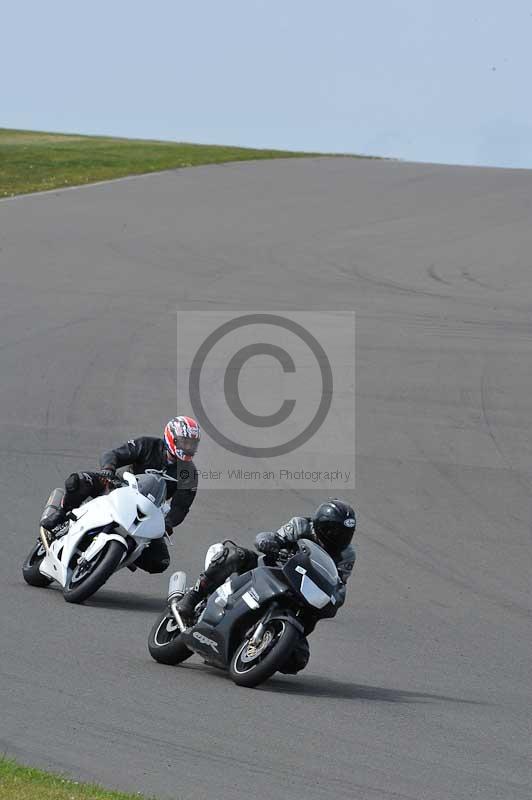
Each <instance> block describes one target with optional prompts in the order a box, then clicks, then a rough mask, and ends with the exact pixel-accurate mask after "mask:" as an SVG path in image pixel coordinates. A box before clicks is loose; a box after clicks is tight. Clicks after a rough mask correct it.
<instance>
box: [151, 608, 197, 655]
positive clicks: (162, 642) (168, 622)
mask: <svg viewBox="0 0 532 800" xmlns="http://www.w3.org/2000/svg"><path fill="white" fill-rule="evenodd" d="M148 650H149V651H150V655H151V657H152V658H153V659H155V661H158V662H159V664H170V665H171V666H174V665H175V664H181V662H182V661H186V660H187V658H190V656H191V655H192V650H189V649H188V647H186V646H185V644H184V643H183V641H182V640H181V636H180V631H179V627H178V625H177V622H176V621H175V619H174V617H173V615H172V614H171V612H170V611H169V610H168V609H166V610H165V611H164V612H163V613H162V614H161V615H160V617H158V618H157V621H156V622H155V625H154V626H153V628H152V629H151V631H150V635H149V637H148Z"/></svg>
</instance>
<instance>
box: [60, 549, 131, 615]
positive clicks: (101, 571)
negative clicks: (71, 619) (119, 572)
mask: <svg viewBox="0 0 532 800" xmlns="http://www.w3.org/2000/svg"><path fill="white" fill-rule="evenodd" d="M124 552H125V548H124V545H123V544H121V543H120V542H117V541H115V540H113V541H111V542H109V543H108V544H106V545H105V547H103V548H102V549H101V550H100V552H99V553H98V554H97V555H96V556H95V557H94V558H93V559H91V560H90V561H83V560H81V563H79V564H77V565H76V566H75V567H74V569H73V571H72V575H71V576H70V580H69V582H68V583H67V584H66V586H65V588H64V590H63V597H64V598H65V600H66V601H67V603H83V601H84V600H87V599H88V598H89V597H90V596H91V595H93V594H94V593H95V592H97V591H98V589H100V587H102V586H103V585H104V583H105V582H106V581H107V580H108V579H109V578H110V577H111V575H112V574H113V572H114V571H115V569H116V568H117V566H118V565H119V564H120V562H121V560H122V556H123V555H124Z"/></svg>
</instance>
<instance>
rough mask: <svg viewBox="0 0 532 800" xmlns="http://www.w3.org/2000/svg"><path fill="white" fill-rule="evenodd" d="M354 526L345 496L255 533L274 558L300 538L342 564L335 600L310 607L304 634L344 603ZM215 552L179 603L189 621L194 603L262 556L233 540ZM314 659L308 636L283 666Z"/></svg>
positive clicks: (290, 669)
mask: <svg viewBox="0 0 532 800" xmlns="http://www.w3.org/2000/svg"><path fill="white" fill-rule="evenodd" d="M355 528H356V517H355V512H354V510H353V508H352V507H351V506H350V505H349V504H348V503H345V502H344V501H343V500H339V499H337V498H331V499H330V500H327V502H325V503H322V504H321V505H320V506H318V508H317V509H316V511H315V512H314V514H313V515H312V517H292V519H290V520H289V521H288V522H285V523H284V525H281V527H280V528H279V529H278V530H277V531H275V532H273V531H271V532H270V531H267V532H264V533H259V534H257V536H256V537H255V547H256V548H257V550H259V552H261V553H264V554H265V555H267V556H269V557H271V558H272V559H275V557H276V556H277V555H278V554H279V552H280V551H281V550H290V549H292V548H293V546H294V545H295V543H296V542H297V540H298V539H311V540H312V541H314V542H316V543H317V544H319V545H321V547H323V548H324V550H326V551H327V552H328V553H329V555H330V556H331V558H332V559H333V561H334V562H335V564H336V568H337V569H338V574H339V576H340V579H341V581H342V583H343V586H342V587H340V589H339V591H338V594H337V602H336V605H334V606H332V605H331V606H330V608H329V610H328V613H327V612H326V613H324V612H323V611H322V612H319V613H317V612H316V614H314V613H313V612H311V611H310V610H309V611H308V615H307V619H305V621H304V623H305V634H306V635H308V634H309V633H311V632H312V631H313V630H314V627H315V625H316V622H317V621H318V619H322V618H323V617H324V616H334V615H335V614H336V612H337V611H338V609H339V608H340V607H341V606H342V605H343V604H344V602H345V595H346V583H347V581H348V579H349V577H350V575H351V572H352V570H353V567H354V564H355V560H356V552H355V548H354V547H353V545H352V544H351V540H352V538H353V534H354V532H355ZM212 549H213V552H214V553H215V554H214V556H213V557H212V559H211V561H210V563H209V565H208V567H207V568H206V569H205V571H204V572H202V573H201V575H200V576H199V578H198V580H197V581H196V583H195V585H194V587H193V588H192V589H189V590H188V592H186V593H185V594H184V595H183V597H182V598H181V600H180V601H179V602H178V603H177V610H178V611H179V612H180V613H181V615H182V617H183V618H184V620H185V621H190V619H191V617H192V615H193V612H194V609H195V607H196V605H197V604H198V603H199V602H200V601H201V600H203V599H204V598H205V597H207V596H208V595H210V594H211V593H212V592H213V591H214V590H215V589H217V588H218V587H219V586H221V585H222V583H224V582H225V581H226V580H227V578H229V577H230V576H231V575H233V574H234V573H237V574H238V575H242V574H243V573H244V572H248V570H252V569H254V568H255V567H256V566H257V560H258V556H257V553H255V552H254V551H253V550H249V549H248V548H246V547H240V546H239V545H236V544H235V543H234V542H231V541H230V540H226V541H225V542H223V544H220V545H215V546H213V548H212ZM309 658H310V650H309V646H308V641H307V638H306V636H305V638H303V639H302V640H300V642H299V643H298V645H297V646H296V648H295V649H294V651H293V652H292V654H291V656H290V658H289V659H288V662H286V663H285V664H284V666H283V668H282V669H281V670H280V671H281V672H284V673H290V674H295V673H296V672H299V671H300V670H302V669H304V667H306V665H307V663H308V660H309Z"/></svg>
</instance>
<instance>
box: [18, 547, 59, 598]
mask: <svg viewBox="0 0 532 800" xmlns="http://www.w3.org/2000/svg"><path fill="white" fill-rule="evenodd" d="M45 555H46V550H45V549H44V545H43V543H42V542H41V540H40V539H37V544H36V545H35V546H34V548H33V550H32V551H31V553H30V554H29V556H28V557H27V559H26V560H25V562H24V564H23V565H22V575H23V577H24V580H25V581H26V583H29V585H30V586H38V587H40V588H41V589H44V588H45V587H46V586H49V585H50V584H51V583H52V579H51V578H47V577H46V575H43V574H42V572H40V571H39V567H40V566H41V563H42V560H43V558H44V557H45Z"/></svg>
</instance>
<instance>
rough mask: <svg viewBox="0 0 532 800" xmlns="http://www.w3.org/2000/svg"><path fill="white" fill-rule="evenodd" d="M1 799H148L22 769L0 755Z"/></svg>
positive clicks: (46, 773) (28, 768)
mask: <svg viewBox="0 0 532 800" xmlns="http://www.w3.org/2000/svg"><path fill="white" fill-rule="evenodd" d="M0 800H148V799H147V798H142V797H141V796H140V795H139V794H123V793H122V792H111V791H108V790H106V789H102V788H101V787H100V786H93V785H90V784H86V783H78V782H77V781H71V780H67V779H66V778H61V776H59V775H50V774H49V773H48V772H43V771H42V770H40V769H32V768H30V767H23V766H21V765H20V764H17V763H16V762H15V761H12V760H11V759H7V758H3V757H1V756H0Z"/></svg>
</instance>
